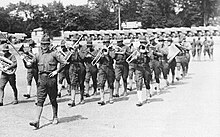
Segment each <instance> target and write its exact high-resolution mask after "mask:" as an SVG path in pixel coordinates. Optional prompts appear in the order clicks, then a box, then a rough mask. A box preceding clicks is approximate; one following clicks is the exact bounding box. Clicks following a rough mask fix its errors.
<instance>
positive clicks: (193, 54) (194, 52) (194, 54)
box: [192, 49, 196, 57]
mask: <svg viewBox="0 0 220 137" xmlns="http://www.w3.org/2000/svg"><path fill="white" fill-rule="evenodd" d="M192 56H193V57H195V56H196V49H193V50H192Z"/></svg>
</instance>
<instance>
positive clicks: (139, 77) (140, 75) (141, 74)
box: [135, 66, 152, 90]
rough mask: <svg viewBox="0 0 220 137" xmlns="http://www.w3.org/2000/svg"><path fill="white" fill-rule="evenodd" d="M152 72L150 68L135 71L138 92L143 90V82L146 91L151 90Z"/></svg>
mask: <svg viewBox="0 0 220 137" xmlns="http://www.w3.org/2000/svg"><path fill="white" fill-rule="evenodd" d="M151 77H152V76H151V70H150V67H141V66H139V67H138V69H136V70H135V82H136V87H137V90H142V87H143V80H144V84H145V87H146V89H150V81H151Z"/></svg>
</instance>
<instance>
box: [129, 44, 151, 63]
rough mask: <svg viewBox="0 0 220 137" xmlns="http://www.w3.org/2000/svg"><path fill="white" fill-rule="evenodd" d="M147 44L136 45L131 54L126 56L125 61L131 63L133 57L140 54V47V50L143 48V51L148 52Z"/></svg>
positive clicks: (135, 57)
mask: <svg viewBox="0 0 220 137" xmlns="http://www.w3.org/2000/svg"><path fill="white" fill-rule="evenodd" d="M147 46H148V45H140V46H139V47H138V49H136V50H134V51H133V52H132V53H131V55H130V56H128V57H127V59H126V62H127V63H128V64H129V63H131V62H132V61H133V60H134V59H137V57H138V56H139V55H140V49H141V50H145V51H147V52H148V50H147Z"/></svg>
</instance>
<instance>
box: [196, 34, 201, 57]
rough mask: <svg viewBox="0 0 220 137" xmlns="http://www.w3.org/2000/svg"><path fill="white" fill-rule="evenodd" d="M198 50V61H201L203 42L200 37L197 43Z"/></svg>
mask: <svg viewBox="0 0 220 137" xmlns="http://www.w3.org/2000/svg"><path fill="white" fill-rule="evenodd" d="M196 50H197V56H198V60H199V61H200V60H201V52H202V41H201V37H200V36H199V37H198V40H197V41H196Z"/></svg>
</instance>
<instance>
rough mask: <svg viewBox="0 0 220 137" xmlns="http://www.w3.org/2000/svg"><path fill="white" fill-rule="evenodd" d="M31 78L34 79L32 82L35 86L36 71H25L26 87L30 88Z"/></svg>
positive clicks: (36, 79)
mask: <svg viewBox="0 0 220 137" xmlns="http://www.w3.org/2000/svg"><path fill="white" fill-rule="evenodd" d="M33 78H34V80H35V82H36V84H37V81H38V72H37V70H36V69H29V70H28V71H27V85H28V86H31V83H32V80H33Z"/></svg>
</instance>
